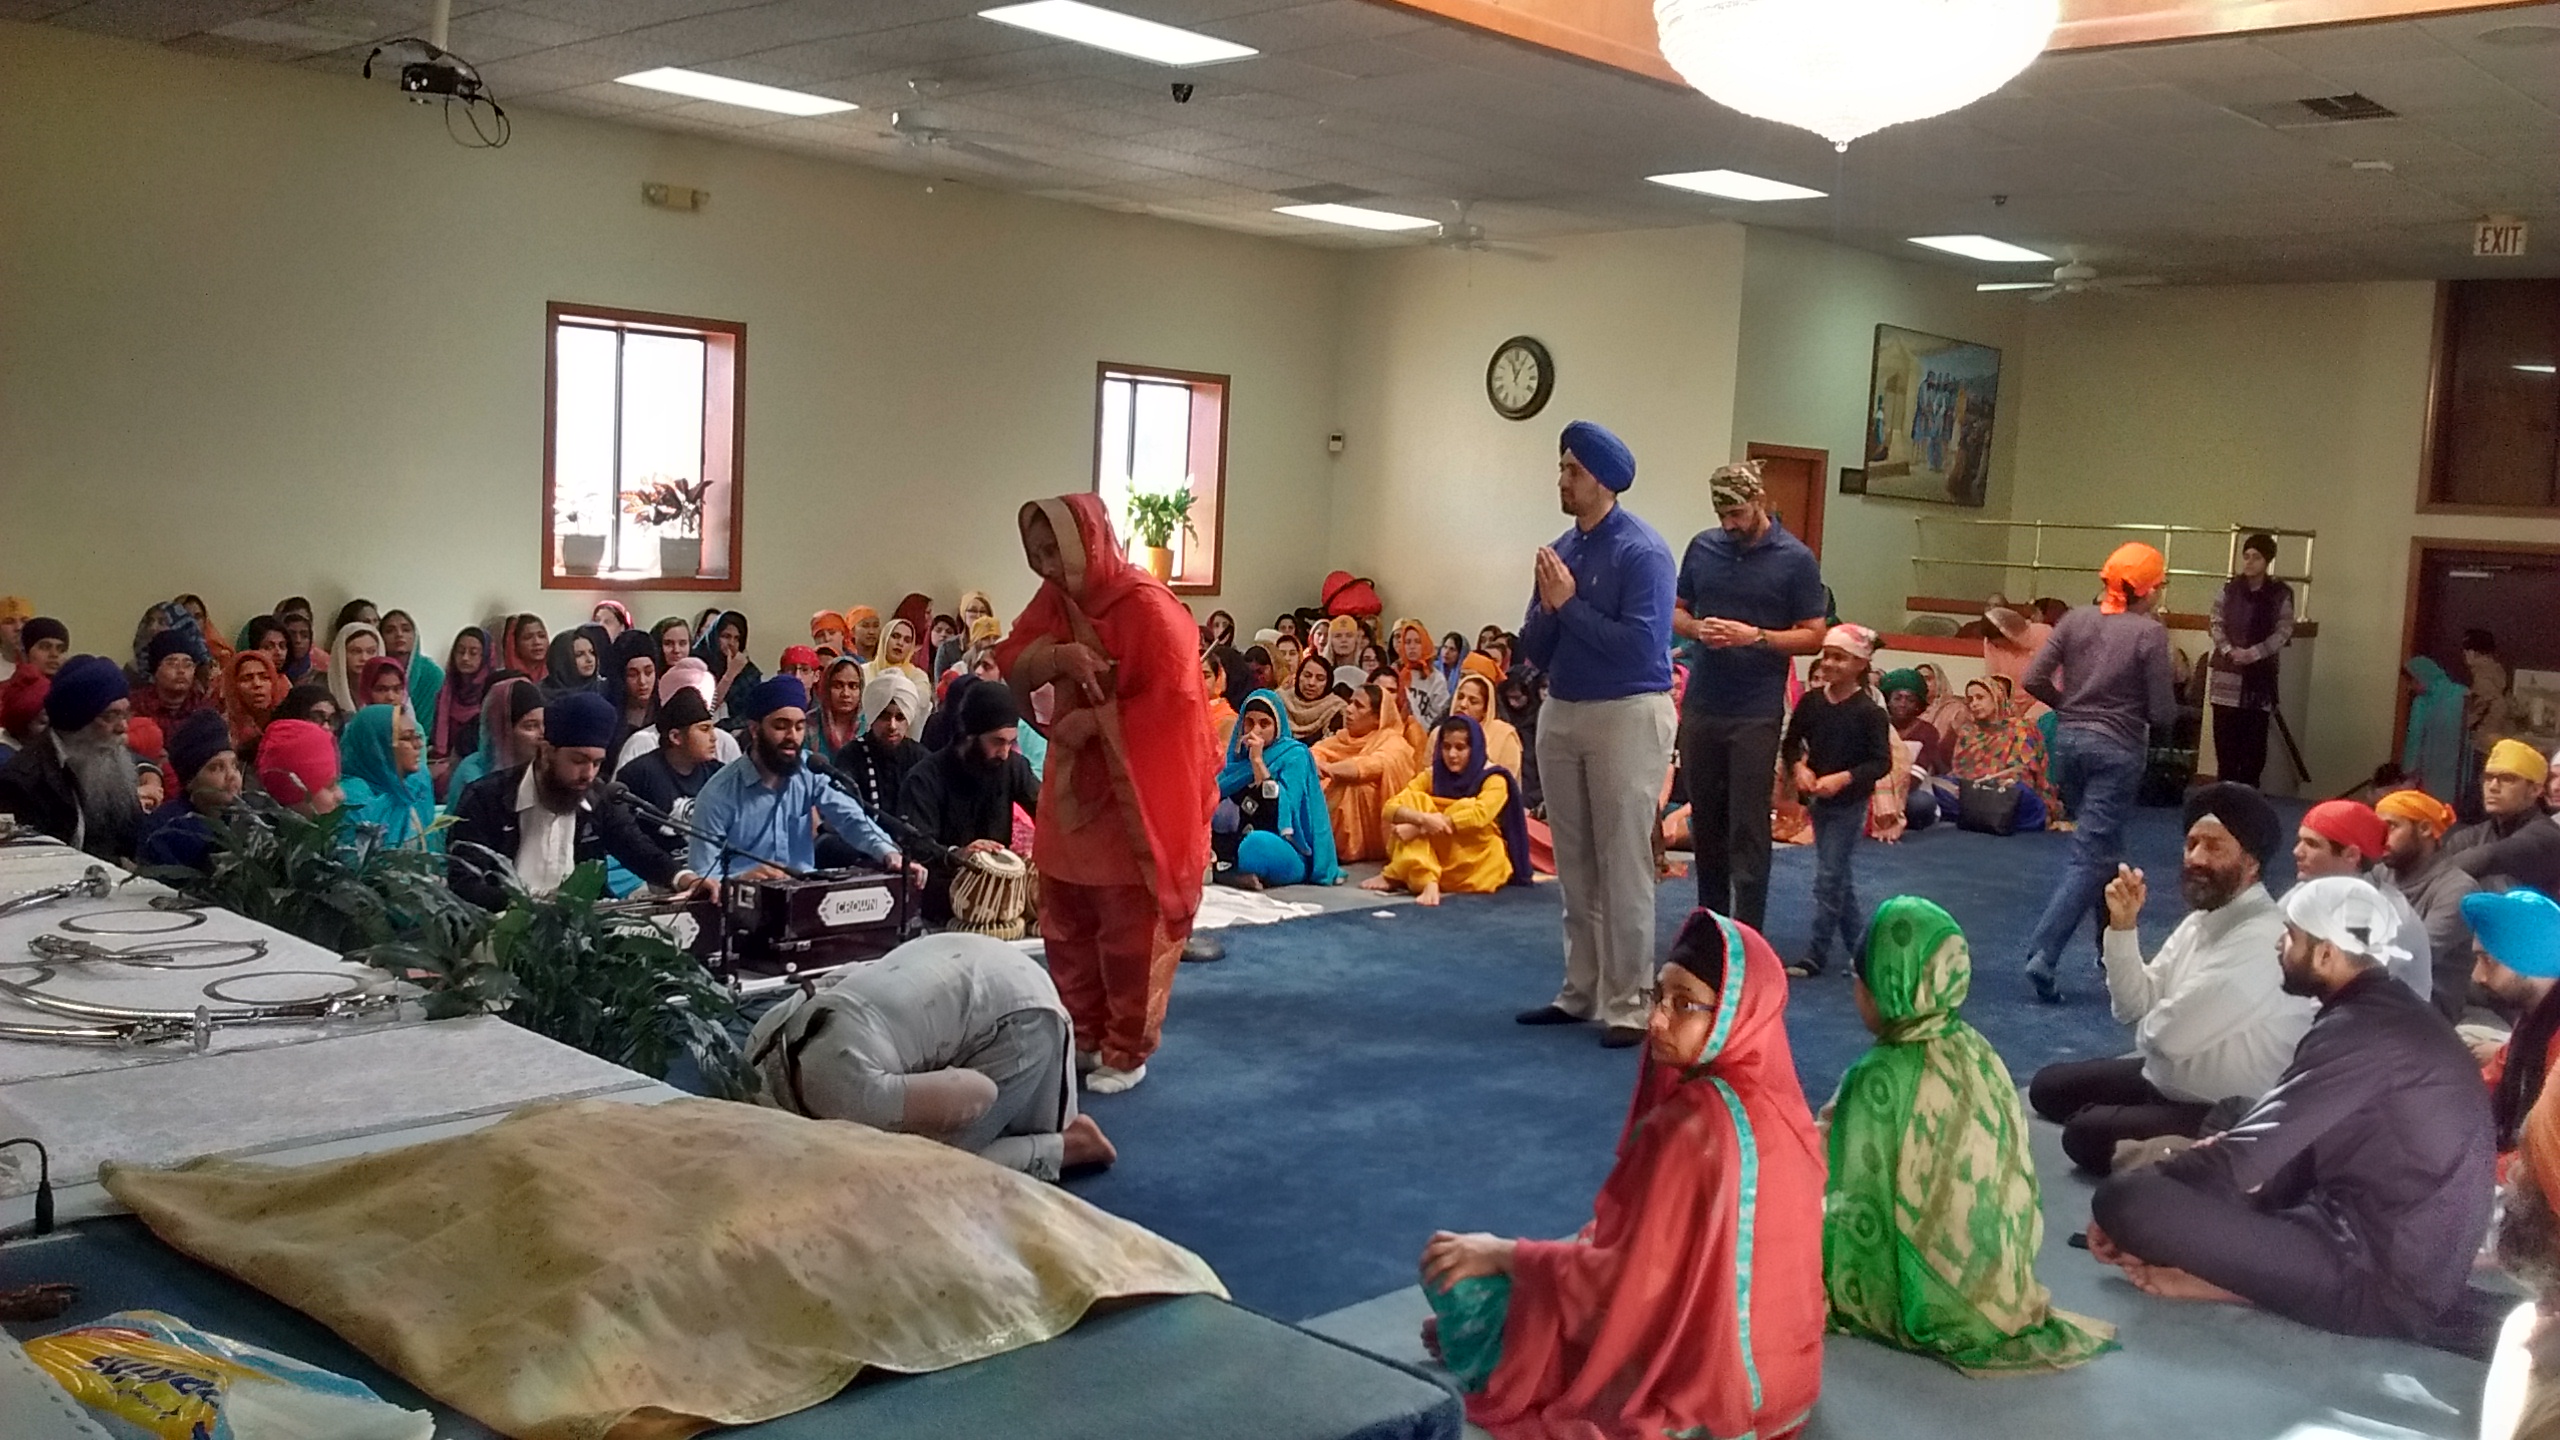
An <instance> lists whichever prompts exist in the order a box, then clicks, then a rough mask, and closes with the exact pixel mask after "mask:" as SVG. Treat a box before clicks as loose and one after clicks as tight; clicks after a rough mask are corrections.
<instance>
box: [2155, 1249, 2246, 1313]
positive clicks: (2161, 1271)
mask: <svg viewBox="0 0 2560 1440" xmlns="http://www.w3.org/2000/svg"><path fill="white" fill-rule="evenodd" d="M2124 1273H2125V1277H2126V1278H2127V1279H2129V1280H2131V1281H2132V1282H2133V1283H2134V1287H2135V1288H2136V1289H2139V1290H2140V1291H2142V1293H2144V1294H2145V1295H2157V1296H2159V1297H2160V1298H2161V1299H2163V1300H2209V1301H2213V1302H2214V1303H2216V1304H2222V1305H2246V1304H2248V1303H2249V1302H2248V1300H2247V1299H2246V1298H2245V1297H2243V1296H2239V1295H2234V1294H2233V1293H2231V1292H2230V1291H2228V1290H2225V1289H2223V1288H2222V1287H2221V1286H2219V1285H2216V1284H2214V1283H2213V1282H2212V1281H2210V1280H2199V1279H2197V1278H2196V1277H2195V1276H2193V1275H2190V1274H2188V1273H2187V1272H2186V1271H2184V1270H2177V1269H2172V1268H2171V1267H2169V1266H2166V1265H2145V1264H2143V1263H2142V1262H2141V1261H2139V1260H2136V1261H2134V1262H2132V1263H2130V1264H2128V1265H2126V1266H2125V1267H2124Z"/></svg>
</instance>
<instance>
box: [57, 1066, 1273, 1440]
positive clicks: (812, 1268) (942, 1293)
mask: <svg viewBox="0 0 2560 1440" xmlns="http://www.w3.org/2000/svg"><path fill="white" fill-rule="evenodd" d="M105 1180H106V1186H107V1189H108V1191H109V1192H110V1193H112V1194H113V1195H114V1196H115V1198H116V1199H118V1200H120V1201H123V1202H124V1203H125V1204H126V1205H129V1206H131V1207H132V1208H133V1209H134V1210H135V1211H136V1212H137V1213H139V1214H140V1215H141V1217H142V1219H143V1220H144V1222H145V1223H147V1224H148V1225H150V1227H151V1229H152V1231H153V1233H155V1234H157V1235H158V1236H159V1237H160V1238H161V1239H163V1240H165V1241H167V1242H168V1243H169V1244H171V1245H172V1246H175V1247H176V1248H177V1249H179V1250H181V1251H183V1252H185V1253H186V1254H188V1255H191V1256H194V1257H195V1258H196V1259H198V1260H202V1261H204V1262H206V1263H208V1264H211V1265H214V1266H217V1267H219V1268H221V1269H223V1270H226V1271H229V1272H230V1273H231V1274H233V1275H236V1276H238V1277H240V1278H241V1279H242V1280H245V1281H247V1282H248V1283H249V1284H251V1285H254V1286H256V1287H258V1288H259V1289H261V1290H263V1291H265V1292H267V1293H268V1294H270V1295H273V1296H274V1297H276V1298H277V1299H279V1300H282V1301H283V1302H285V1303H286V1304H288V1305H292V1306H294V1307H295V1308H297V1309H299V1310H302V1311H304V1312H306V1313H307V1314H309V1315H311V1316H312V1317H313V1318H315V1319H317V1320H319V1321H320V1322H321V1323H323V1324H325V1325H327V1326H328V1327H329V1328H330V1329H332V1330H335V1331H337V1332H338V1333H339V1334H340V1335H341V1336H344V1337H345V1338H346V1339H347V1340H348V1341H349V1342H351V1343H352V1344H354V1345H355V1346H356V1347H357V1348H359V1349H361V1350H363V1351H364V1352H365V1353H366V1354H368V1355H370V1356H372V1357H373V1358H374V1359H375V1360H377V1361H379V1362H381V1363H382V1364H383V1365H385V1366H387V1367H389V1368H390V1369H391V1370H392V1371H394V1372H396V1373H397V1374H399V1375H400V1376H401V1377H402V1378H404V1379H406V1380H408V1381H409V1382H410V1383H411V1384H413V1385H416V1386H417V1387H418V1388H419V1389H421V1390H424V1391H426V1392H427V1393H428V1394H430V1395H433V1396H435V1397H436V1398H437V1399H439V1400H441V1401H444V1402H445V1403H447V1404H450V1405H452V1406H454V1407H456V1408H458V1409H460V1410H462V1411H464V1412H466V1413H468V1414H470V1415H471V1416H472V1417H473V1418H475V1419H477V1420H479V1421H480V1422H481V1423H483V1424H485V1425H488V1426H490V1427H491V1428H493V1429H496V1430H499V1431H502V1432H504V1433H505V1434H508V1435H511V1436H517V1437H522V1440H602V1437H611V1440H662V1437H682V1436H690V1435H694V1434H698V1433H700V1432H701V1431H703V1430H706V1429H709V1428H711V1427H712V1426H714V1425H746V1424H752V1423H754V1422H756V1421H759V1420H768V1419H771V1418H773V1417H774V1416H777V1415H786V1414H789V1413H791V1412H792V1411H794V1410H799V1409H803V1408H806V1407H807V1406H810V1405H814V1404H816V1403H818V1402H819V1401H821V1400H824V1399H826V1398H827V1397H828V1396H830V1395H833V1394H835V1393H836V1391H838V1390H839V1389H842V1388H843V1386H844V1384H845V1382H846V1381H848V1380H850V1379H852V1378H853V1377H854V1375H855V1374H856V1373H858V1372H859V1371H861V1370H862V1369H863V1368H864V1367H866V1366H878V1367H880V1368H881V1369H884V1370H896V1371H906V1372H915V1371H927V1370H940V1369H944V1368H947V1367H949V1366H953V1365H959V1364H963V1363H965V1362H967V1361H971V1360H978V1359H983V1358H985V1357H986V1356H989V1355H996V1354H1001V1353H1003V1352H1005V1351H1008V1350H1014V1349H1019V1348H1021V1347H1022V1346H1025V1345H1032V1344H1037V1343H1038V1342H1040V1341H1043V1340H1047V1339H1050V1338H1052V1337H1053V1336H1056V1335H1059V1334H1061V1333H1063V1332H1064V1331H1066V1330H1067V1329H1068V1328H1069V1327H1071V1326H1073V1325H1074V1324H1075V1323H1076V1321H1077V1320H1078V1319H1079V1318H1081V1317H1082V1316H1083V1315H1084V1313H1085V1310H1086V1309H1087V1307H1089V1306H1091V1305H1092V1304H1093V1303H1094V1302H1095V1301H1096V1300H1100V1299H1105V1298H1109V1297H1113V1296H1123V1295H1157V1294H1178V1293H1189V1292H1205V1293H1208V1294H1212V1295H1218V1296H1224V1295H1225V1294H1226V1291H1225V1289H1224V1287H1222V1286H1221V1285H1220V1284H1219V1283H1218V1278H1217V1276H1216V1275H1214V1274H1212V1273H1211V1272H1210V1270H1209V1267H1208V1266H1207V1265H1206V1264H1205V1263H1203V1262H1202V1261H1201V1260H1200V1258H1199V1257H1198V1256H1196V1255H1193V1254H1192V1253H1191V1252H1189V1251H1187V1250H1184V1249H1182V1248H1181V1247H1179V1246H1177V1245H1175V1244H1173V1243H1172V1242H1170V1241H1167V1240H1164V1239H1162V1238H1160V1237H1158V1236H1156V1235H1153V1234H1150V1233H1149V1232H1148V1231H1146V1230H1143V1229H1141V1228H1139V1227H1138V1226H1136V1225H1132V1224H1130V1223H1128V1222H1127V1221H1124V1220H1120V1219H1116V1218H1114V1217H1112V1216H1110V1215H1106V1214H1104V1213H1103V1212H1101V1211H1099V1210H1096V1209H1094V1208H1093V1207H1092V1206H1090V1205H1087V1204H1086V1203H1084V1202H1083V1201H1081V1200H1078V1199H1076V1198H1075V1197H1074V1196H1072V1195H1069V1194H1067V1193H1066V1192H1064V1191H1061V1190H1057V1189H1054V1188H1052V1187H1050V1186H1047V1185H1043V1184H1041V1183H1039V1182H1038V1181H1035V1180H1032V1179H1030V1178H1029V1177H1027V1176H1024V1175H1020V1174H1017V1173H1015V1172H1013V1171H1011V1170H1007V1169H1004V1168H1003V1167H1001V1166H998V1165H993V1164H990V1163H988V1162H987V1161H984V1160H981V1159H979V1158H978V1157H977V1156H975V1155H970V1154H966V1153H964V1152H962V1151H958V1150H954V1149H952V1148H950V1147H949V1146H947V1145H939V1144H936V1143H934V1142H933V1141H931V1140H926V1139H923V1138H920V1137H916V1136H907V1135H891V1134H887V1133H884V1132H882V1131H878V1130H871V1129H866V1128H864V1127H861V1126H857V1125H851V1124H846V1123H842V1122H837V1121H826V1120H806V1119H802V1118H801V1117H799V1116H796V1115H790V1114H785V1113H783V1112H781V1111H777V1110H767V1109H762V1108H758V1107H754V1106H747V1105H736V1104H729V1103H726V1102H722V1101H717V1100H677V1101H671V1102H669V1103H667V1104H663V1105H629V1104H620V1103H616V1102H612V1101H600V1100H583V1101H571V1102H567V1103H562V1104H549V1105H537V1106H532V1107H528V1108H527V1109H524V1110H520V1111H518V1112H516V1113H515V1114H514V1115H511V1116H509V1117H508V1118H507V1119H505V1120H503V1121H501V1122H499V1123H498V1124H496V1125H494V1126H491V1127H490V1128H488V1129H486V1130H481V1131H477V1132H475V1133H473V1134H469V1135H462V1136H457V1137H455V1138H453V1139H449V1140H438V1141H433V1142H430V1143H427V1144H423V1145H413V1146H410V1147H408V1148H406V1149H401V1150H393V1151H389V1152H386V1153H383V1154H378V1155H367V1156H361V1157H358V1158H355V1159H351V1160H341V1161H331V1162H327V1163H323V1164H317V1165H306V1166H300V1167H295V1168H280V1167H276V1166H268V1165H257V1164H250V1163H245V1162H241V1161H233V1160H219V1159H207V1160H198V1161H195V1162H193V1163H192V1164H188V1165H184V1166H181V1167H179V1168H177V1169H174V1170H147V1169H135V1168H123V1167H109V1168H108V1170H107V1172H106V1176H105Z"/></svg>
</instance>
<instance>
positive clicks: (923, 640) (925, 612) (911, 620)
mask: <svg viewBox="0 0 2560 1440" xmlns="http://www.w3.org/2000/svg"><path fill="white" fill-rule="evenodd" d="M889 618H890V619H892V620H904V621H906V622H907V628H908V629H909V630H910V631H912V632H914V634H915V637H916V653H917V654H919V655H923V656H924V659H925V664H926V665H930V664H932V663H933V657H932V656H931V655H930V654H926V653H925V652H926V646H927V643H928V641H929V640H930V639H931V637H932V635H933V597H932V596H930V595H926V594H923V593H921V592H918V591H912V590H911V591H909V592H907V598H906V599H904V600H901V601H899V602H898V608H897V609H895V610H892V611H890V612H889ZM881 629H882V631H883V633H885V632H886V631H887V629H888V627H887V626H885V625H884V626H882V627H881ZM1194 648H1197V642H1194ZM871 658H872V659H874V660H877V659H879V658H880V657H879V656H877V655H874V656H872V657H871ZM917 668H918V669H922V668H924V667H923V666H918V667H917Z"/></svg>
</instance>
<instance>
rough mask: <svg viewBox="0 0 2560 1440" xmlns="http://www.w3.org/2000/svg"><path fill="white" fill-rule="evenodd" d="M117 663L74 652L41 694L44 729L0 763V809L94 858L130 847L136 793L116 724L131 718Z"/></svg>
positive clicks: (137, 829) (137, 827)
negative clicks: (6, 760) (42, 732)
mask: <svg viewBox="0 0 2560 1440" xmlns="http://www.w3.org/2000/svg"><path fill="white" fill-rule="evenodd" d="M131 693H132V692H131V691H130V689H129V688H128V687H127V685H126V682H125V678H124V667H122V666H120V665H118V664H117V663H116V662H114V661H113V660H109V659H107V658H106V657H105V656H102V655H74V656H72V657H71V658H70V659H69V660H67V661H64V662H63V666H62V668H61V669H60V670H59V671H57V672H55V674H54V677H53V688H52V689H51V690H49V691H47V692H46V693H45V697H44V713H45V721H46V724H47V726H48V727H49V728H48V729H47V731H46V733H45V734H44V735H43V736H42V737H41V738H39V739H37V740H36V741H35V742H34V743H32V744H30V745H28V746H27V748H26V749H24V750H21V751H19V752H18V753H17V755H16V757H15V758H13V759H11V760H10V761H9V763H8V765H7V766H6V767H5V768H0V813H5V814H9V815H14V816H16V817H17V820H18V823H19V824H21V825H25V826H29V827H31V828H33V829H37V830H41V831H43V832H44V833H45V834H47V835H50V836H52V837H53V838H55V839H57V840H60V841H62V842H63V843H64V844H67V845H74V846H77V847H79V848H80V849H83V850H86V851H88V852H89V853H90V854H92V855H95V856H97V857H98V858H99V859H101V860H121V859H124V858H125V857H127V856H129V855H131V854H132V853H133V846H134V841H135V840H136V838H138V836H139V835H140V833H141V830H142V798H141V794H140V792H139V791H138V790H137V789H136V787H135V781H134V770H135V763H136V762H135V760H134V758H133V752H132V751H130V750H128V749H126V748H125V743H124V731H125V724H126V722H127V721H129V720H131V719H132V718H133V701H132V699H131V698H130V697H131Z"/></svg>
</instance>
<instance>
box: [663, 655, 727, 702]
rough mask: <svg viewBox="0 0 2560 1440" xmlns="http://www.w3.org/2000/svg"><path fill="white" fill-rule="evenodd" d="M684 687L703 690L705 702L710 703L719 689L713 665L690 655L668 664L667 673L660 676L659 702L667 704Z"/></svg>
mask: <svg viewBox="0 0 2560 1440" xmlns="http://www.w3.org/2000/svg"><path fill="white" fill-rule="evenodd" d="M684 689H693V690H698V691H700V692H702V699H703V703H704V704H706V705H707V704H709V703H710V702H711V697H712V696H713V695H714V694H715V693H717V690H718V687H717V685H716V684H715V683H714V682H713V680H712V678H711V667H710V666H708V665H705V664H703V663H702V662H701V661H699V660H696V659H694V658H693V657H692V656H690V655H688V656H686V657H685V658H683V659H682V660H679V661H677V662H676V663H674V664H673V665H670V666H668V667H667V673H665V674H664V675H661V676H659V677H658V703H659V704H661V705H664V704H666V703H667V701H668V700H669V699H671V698H672V697H673V696H674V695H675V693H676V692H677V691H678V690H684Z"/></svg>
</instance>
